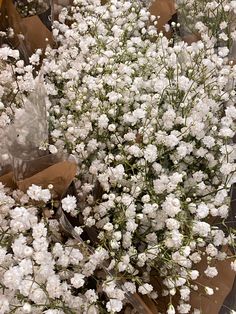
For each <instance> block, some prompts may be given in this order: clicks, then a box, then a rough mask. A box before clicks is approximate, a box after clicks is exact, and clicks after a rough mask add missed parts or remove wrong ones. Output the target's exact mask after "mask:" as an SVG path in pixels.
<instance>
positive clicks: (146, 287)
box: [138, 283, 153, 294]
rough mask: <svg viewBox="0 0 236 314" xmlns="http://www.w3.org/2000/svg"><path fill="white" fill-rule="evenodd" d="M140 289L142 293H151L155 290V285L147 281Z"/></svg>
mask: <svg viewBox="0 0 236 314" xmlns="http://www.w3.org/2000/svg"><path fill="white" fill-rule="evenodd" d="M138 291H139V292H140V293H141V294H149V293H151V292H152V291H153V287H152V286H151V285H150V284H148V283H145V284H143V285H142V286H139V287H138Z"/></svg>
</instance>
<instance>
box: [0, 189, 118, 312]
mask: <svg viewBox="0 0 236 314" xmlns="http://www.w3.org/2000/svg"><path fill="white" fill-rule="evenodd" d="M32 191H34V192H33V193H32ZM46 193H47V194H50V192H49V190H48V189H44V190H43V189H41V188H40V187H39V186H35V185H33V186H32V187H30V188H29V189H28V191H27V194H24V193H23V192H21V191H19V190H16V191H14V192H10V191H9V189H5V188H4V186H3V185H1V186H0V221H1V239H0V262H1V269H0V274H1V276H0V277H1V279H0V286H1V289H0V312H1V313H2V314H4V313H10V312H11V311H12V312H14V313H19V314H22V313H36V314H37V313H38V314H40V313H45V314H63V313H78V311H79V313H90V314H94V313H95V314H96V313H99V312H98V307H97V305H96V302H97V300H98V294H97V291H95V290H94V289H93V288H90V289H89V288H87V287H86V288H85V287H84V286H86V282H87V281H88V280H89V279H90V278H91V276H96V275H95V274H94V272H95V271H96V268H97V266H100V265H101V263H102V261H103V260H104V259H106V258H107V256H106V254H105V252H104V250H103V249H102V248H100V249H99V248H98V249H97V250H95V251H94V252H93V254H92V255H91V254H89V253H88V252H87V250H86V247H84V246H81V244H79V243H78V241H77V240H73V239H65V238H64V237H63V236H62V235H61V231H60V228H59V227H60V226H59V222H58V221H57V220H56V219H53V218H52V219H48V218H47V215H46V212H47V211H49V209H50V206H51V205H50V202H49V203H47V204H46V203H44V202H42V200H41V201H40V202H38V204H36V203H35V199H36V197H35V196H36V195H37V196H40V197H39V198H41V196H43V197H44V196H45V194H46ZM47 200H48V199H47ZM32 201H33V203H32ZM52 210H53V209H51V210H50V211H52ZM42 212H44V213H45V215H42ZM97 278H98V279H97V281H98V282H99V277H97ZM94 287H96V286H94ZM114 291H115V290H114ZM114 293H115V292H114Z"/></svg>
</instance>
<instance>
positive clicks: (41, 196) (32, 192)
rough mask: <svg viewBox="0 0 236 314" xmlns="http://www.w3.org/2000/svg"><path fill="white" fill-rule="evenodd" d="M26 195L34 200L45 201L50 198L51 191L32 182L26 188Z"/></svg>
mask: <svg viewBox="0 0 236 314" xmlns="http://www.w3.org/2000/svg"><path fill="white" fill-rule="evenodd" d="M27 194H28V196H29V197H30V198H31V199H32V200H35V201H43V202H45V203H47V202H48V201H49V200H50V198H51V193H50V191H49V190H48V189H42V188H41V187H40V186H37V185H35V184H32V185H31V186H30V187H29V188H28V190H27Z"/></svg>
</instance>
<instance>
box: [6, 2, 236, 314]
mask: <svg viewBox="0 0 236 314" xmlns="http://www.w3.org/2000/svg"><path fill="white" fill-rule="evenodd" d="M190 2H191V3H195V1H190ZM229 2H230V8H231V7H232V6H233V3H234V2H235V1H229ZM181 3H184V1H182V2H181V1H180V2H179V5H180V6H181ZM212 5H213V4H212ZM188 8H189V6H188ZM191 8H194V6H192V7H191ZM224 10H225V7H223V6H222V10H221V11H220V12H223V11H224ZM230 10H231V9H230ZM218 13H219V12H218ZM200 18H201V16H200V15H199V16H198V15H196V19H197V20H198V21H197V22H199V23H198V26H199V27H198V28H199V31H200V32H201V33H202V34H205V35H206V36H205V37H204V36H202V39H201V40H200V41H198V42H196V43H193V44H192V45H191V46H188V45H187V44H186V43H185V42H183V41H182V40H181V38H178V37H176V38H175V40H174V41H173V40H168V39H167V38H165V37H163V35H162V34H161V33H160V34H158V32H157V29H156V25H157V24H158V19H157V18H156V17H155V16H152V15H150V13H149V11H148V9H147V7H145V5H144V4H143V3H141V2H136V1H135V2H134V1H128V0H110V1H108V2H107V3H105V4H104V3H103V4H102V3H101V2H100V1H99V0H74V5H73V6H72V7H71V9H70V10H67V9H63V10H62V12H61V14H60V16H59V21H58V22H55V24H54V29H53V34H54V36H55V39H56V41H57V43H58V47H57V48H55V49H52V48H48V49H47V51H46V54H45V58H44V60H43V65H42V73H43V75H44V81H45V87H46V90H47V93H48V97H49V99H50V103H49V102H48V104H47V105H48V111H49V115H48V119H49V128H50V142H49V143H48V144H49V150H50V152H51V154H53V153H56V152H58V151H61V150H64V151H66V152H69V153H70V154H72V155H73V156H74V158H75V160H76V161H77V163H78V169H79V171H78V175H77V177H76V179H75V187H76V193H77V195H76V196H77V197H75V196H74V195H68V196H66V197H65V198H63V199H62V201H61V208H62V210H63V211H64V212H65V215H66V217H67V218H68V219H70V216H73V217H71V220H72V221H73V222H75V221H76V223H77V227H76V228H75V230H74V233H72V234H73V235H76V239H77V240H72V239H69V240H68V239H67V238H66V237H65V235H63V234H62V232H61V229H60V228H59V222H58V221H57V220H56V219H54V216H52V213H51V211H53V210H54V208H53V202H52V203H50V199H51V192H50V190H48V189H42V188H41V187H38V186H36V185H33V186H31V187H30V188H29V189H28V191H27V194H24V193H22V192H19V191H14V192H9V191H8V190H7V189H4V187H2V186H1V190H0V194H1V197H0V202H1V203H0V206H1V207H0V215H1V220H0V227H1V230H2V234H3V236H2V237H1V238H0V241H1V242H0V245H1V249H0V250H1V251H0V262H1V265H2V266H3V267H2V268H1V271H0V272H1V276H0V278H1V279H0V286H1V294H0V309H1V311H2V313H8V312H9V311H14V313H30V312H33V313H36V314H37V313H47V314H50V313H51V314H52V313H53V314H56V313H57V314H62V313H102V311H104V309H105V311H106V312H109V313H117V312H120V311H121V310H122V307H123V306H124V304H125V303H126V302H127V299H126V298H127V296H131V295H132V294H134V293H135V292H138V293H139V294H140V295H147V296H148V297H150V298H152V299H153V300H155V302H157V304H158V301H159V298H162V297H167V298H169V301H168V302H169V305H168V304H167V308H166V311H167V313H168V314H173V313H175V312H176V311H177V312H178V313H183V314H184V313H189V312H190V311H192V310H193V309H191V305H190V294H191V291H192V290H197V289H198V284H197V282H198V277H199V271H198V263H199V262H200V261H201V260H202V259H204V260H206V261H207V262H206V265H205V269H204V275H205V276H207V277H209V278H213V277H215V276H217V274H218V271H217V268H216V267H215V266H214V264H213V263H212V262H213V261H215V260H224V259H225V258H227V254H226V253H225V252H223V250H222V248H224V247H225V246H227V245H229V246H234V240H235V236H234V234H233V233H231V230H230V229H228V228H227V217H228V215H229V211H230V187H231V185H232V183H234V182H235V179H236V178H235V170H236V165H235V163H234V161H235V158H236V154H235V144H234V143H233V140H232V138H233V136H234V134H235V131H236V125H235V120H236V109H235V106H234V103H235V98H236V97H235V78H236V66H233V65H232V64H231V63H230V62H229V46H228V41H226V40H225V42H227V44H225V45H224V44H222V42H221V43H220V47H219V45H218V42H217V38H218V37H217V36H218V33H217V36H216V34H215V33H214V32H213V31H211V32H204V30H205V28H204V27H205V26H204V23H203V22H202V20H201V19H200ZM222 19H223V17H222ZM217 21H218V20H217V19H216V20H215V23H216V24H217ZM201 23H202V24H201ZM222 23H223V20H220V25H221V28H220V29H221V30H224V29H226V26H225V24H224V23H223V24H222ZM225 23H226V22H225ZM227 25H228V24H227ZM203 26H204V27H203ZM201 27H202V28H201ZM207 27H209V29H210V26H209V25H208V26H207ZM200 28H201V29H200ZM230 32H231V29H230ZM228 36H231V37H230V40H231V39H233V33H230V35H228ZM220 37H221V39H222V40H223V42H224V38H223V37H224V36H223V35H222V36H220ZM227 40H228V39H227ZM216 48H217V49H216ZM1 49H2V50H1ZM1 49H0V60H3V61H4V67H6V70H5V72H4V73H6V74H8V76H6V78H5V81H3V84H2V83H1V88H0V97H1V99H2V100H1V102H2V104H3V105H2V107H1V102H0V114H1V116H0V119H1V120H2V119H4V117H6V119H9V121H8V120H7V122H6V124H9V123H10V118H9V113H8V111H9V110H10V109H11V108H13V113H15V112H17V107H19V106H21V104H20V100H23V103H24V100H25V98H26V96H27V94H28V92H30V91H31V90H32V89H34V86H35V80H34V79H33V66H34V65H38V62H39V55H40V51H38V52H36V54H35V55H33V56H32V57H31V58H30V62H31V65H29V66H24V64H23V63H22V61H20V60H19V59H18V56H17V53H15V52H14V51H12V50H11V49H10V48H7V47H4V48H1ZM9 58H16V60H17V61H16V62H15V64H14V66H12V65H9V64H8V63H7V62H8V60H9ZM12 71H13V72H12ZM1 73H2V72H1ZM15 73H16V74H15ZM0 75H2V74H0ZM13 77H14V78H15V80H14V84H13V90H14V94H11V89H12V86H11V85H9V83H10V82H11V80H12V78H13ZM1 91H2V92H1ZM8 94H10V95H14V96H15V97H14V98H13V100H12V101H9V98H8V97H7V95H8ZM10 104H11V105H10ZM9 108H10V109H9ZM77 200H81V201H78V202H77ZM37 202H38V203H37ZM48 210H49V213H50V215H42V212H45V211H46V212H47V211H48ZM48 216H50V217H51V216H52V218H51V219H48V218H47V217H48ZM55 218H56V217H55ZM78 225H80V226H78ZM86 232H87V234H89V235H90V236H88V238H89V239H90V242H89V245H84V242H83V241H78V239H80V236H81V237H82V236H84V233H86ZM86 240H87V239H86ZM231 267H232V269H233V270H235V269H236V266H235V261H232V263H231ZM157 280H161V281H162V284H161V287H162V289H161V290H160V289H157V288H156V285H155V282H156V281H157ZM91 287H92V288H91ZM214 289H215V287H208V286H206V287H205V293H206V294H207V295H212V294H213V293H214ZM173 296H176V297H177V299H178V300H179V302H178V304H172V300H173ZM168 302H167V303H168ZM78 311H79V312H78ZM164 311H165V310H164ZM195 312H196V313H197V311H195Z"/></svg>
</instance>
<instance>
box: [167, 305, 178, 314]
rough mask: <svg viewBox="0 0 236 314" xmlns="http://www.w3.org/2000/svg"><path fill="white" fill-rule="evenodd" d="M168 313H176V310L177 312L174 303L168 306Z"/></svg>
mask: <svg viewBox="0 0 236 314" xmlns="http://www.w3.org/2000/svg"><path fill="white" fill-rule="evenodd" d="M166 313H167V314H175V313H176V312H175V308H174V306H173V305H172V304H170V305H169V306H168V309H167V312H166Z"/></svg>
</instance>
